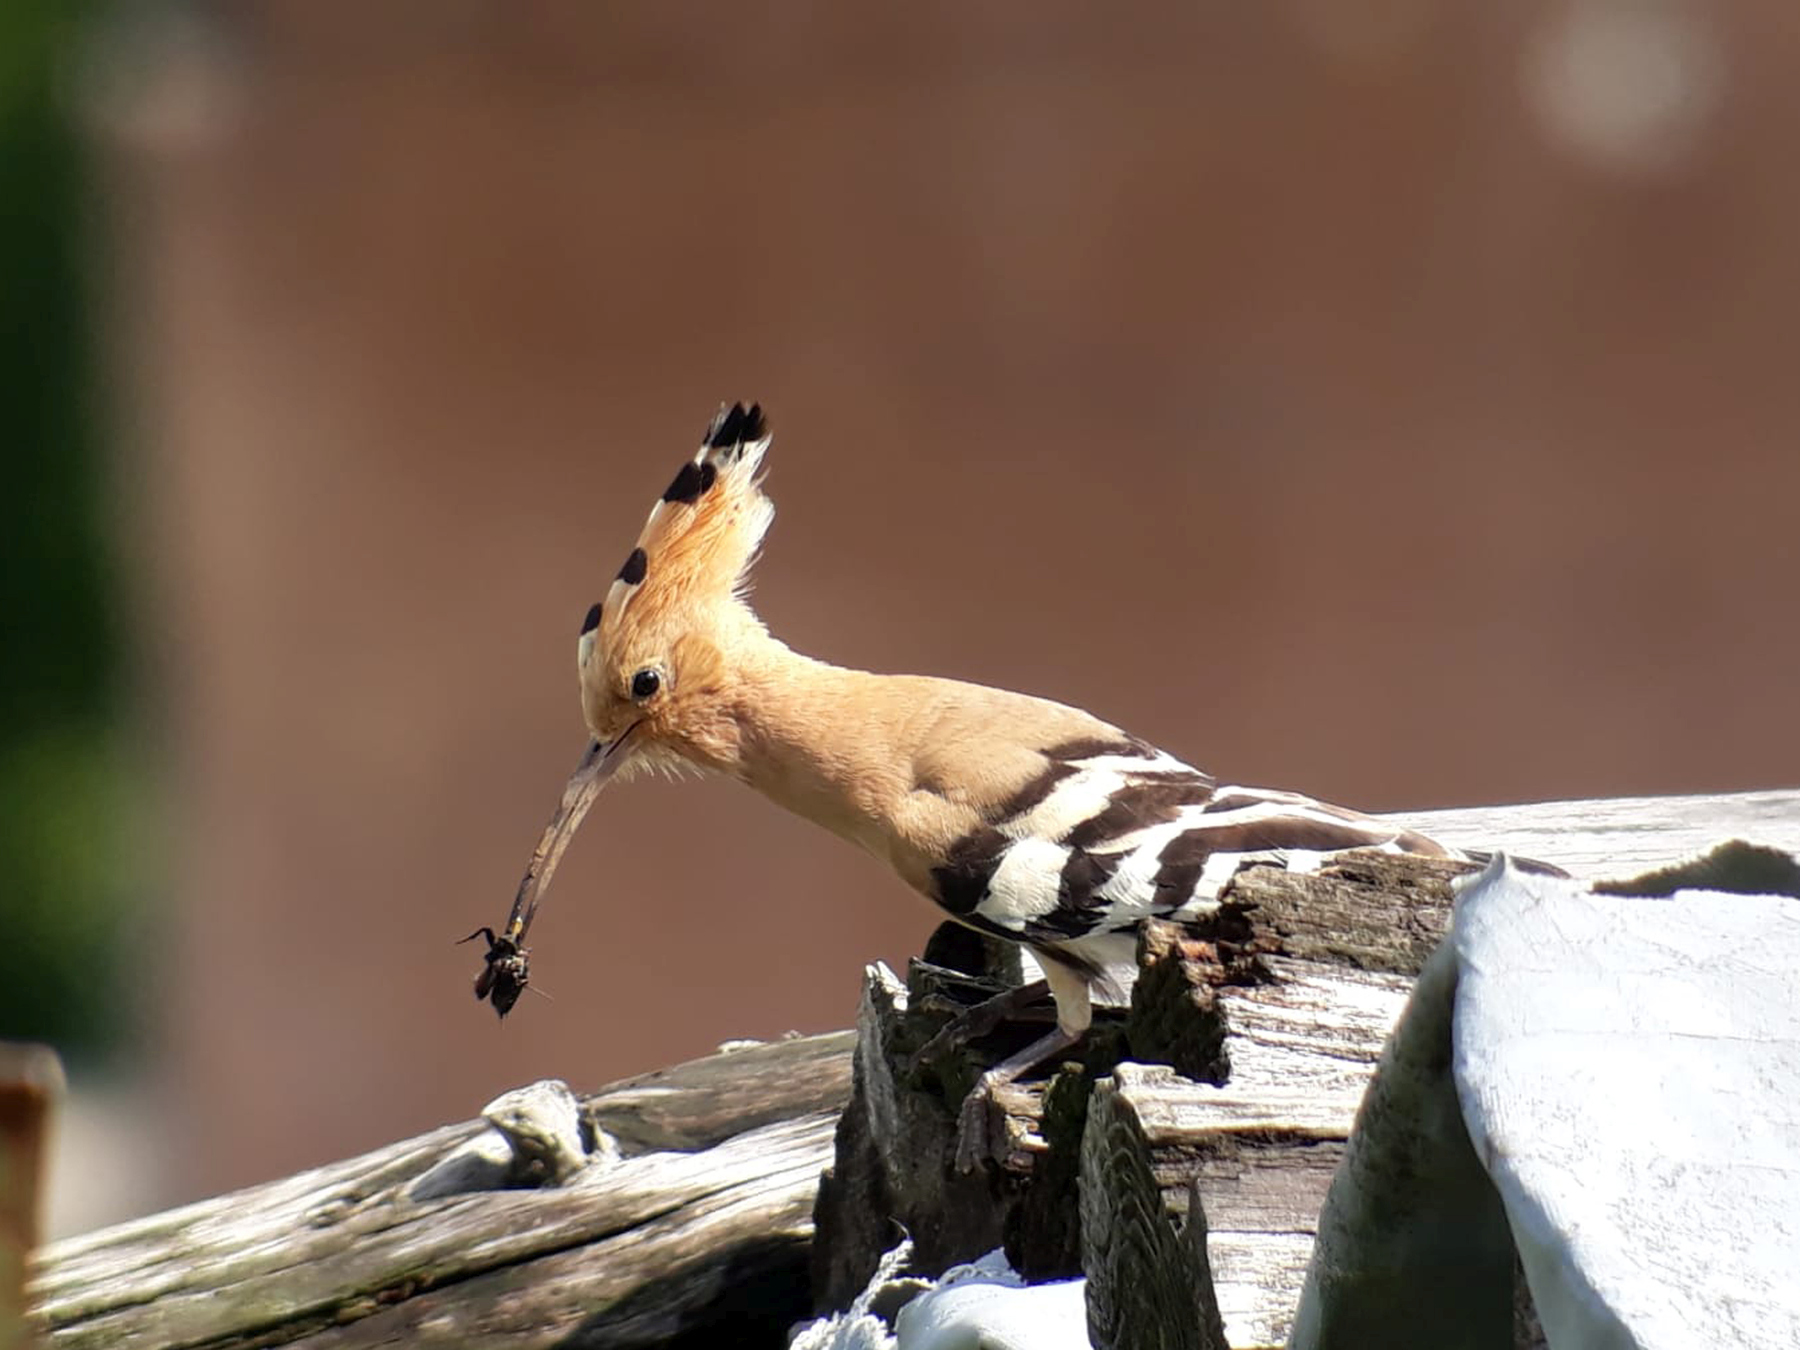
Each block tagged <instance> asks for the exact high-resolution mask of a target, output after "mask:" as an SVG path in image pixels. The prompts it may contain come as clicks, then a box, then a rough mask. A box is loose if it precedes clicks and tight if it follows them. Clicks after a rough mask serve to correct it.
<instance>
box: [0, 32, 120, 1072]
mask: <svg viewBox="0 0 1800 1350" xmlns="http://www.w3.org/2000/svg"><path fill="white" fill-rule="evenodd" d="M85 13H86V7H85V6H83V5H78V4H71V3H66V2H64V3H56V4H31V3H27V4H23V5H0V1037H6V1038H20V1039H23V1038H30V1039H36V1040H46V1041H49V1042H51V1043H52V1044H54V1045H56V1046H57V1047H58V1048H59V1049H61V1050H62V1051H64V1052H65V1053H66V1054H73V1055H75V1056H77V1057H83V1056H93V1055H95V1054H100V1053H104V1052H106V1051H108V1050H110V1049H116V1048H117V1047H118V1045H119V1041H120V1037H121V1034H122V1032H123V1029H124V1026H125V1018H124V1015H123V1014H124V1001H123V993H122V985H121V976H122V974H123V971H124V965H123V962H122V955H123V953H122V947H123V932H124V928H123V916H124V905H123V895H124V887H123V885H122V884H121V882H122V875H123V874H122V869H121V866H120V863H121V848H120V838H121V829H120V824H119V822H120V820H121V818H122V817H121V812H120V810H119V809H118V808H119V807H120V805H121V804H122V800H121V799H122V797H123V793H122V791H121V787H120V779H119V774H118V769H117V762H118V759H117V753H116V750H117V745H118V740H119V738H118V735H117V727H118V719H119V712H120V707H121V701H120V699H119V696H118V682H119V676H120V668H121V661H120V659H119V633H120V624H119V622H118V617H117V615H116V614H115V613H114V611H113V609H112V604H111V601H112V588H111V585H110V581H111V577H110V575H109V557H108V549H107V541H106V538H105V532H104V529H103V522H104V502H105V486H106V480H105V467H106V466H105V464H104V462H103V457H102V453H101V441H100V434H99V433H100V418H99V416H98V413H97V409H96V402H97V398H98V391H97V380H96V370H95V359H94V357H95V353H94V350H93V343H92V338H91V333H90V331H89V327H90V323H89V321H90V309H89V303H88V301H89V298H90V297H89V296H88V295H87V294H86V293H85V291H84V285H83V275H84V273H83V268H84V265H85V263H86V262H87V260H88V258H89V257H90V256H91V250H92V248H93V245H94V242H95V241H94V240H93V239H92V237H91V236H90V232H89V231H88V230H87V228H86V217H87V214H88V202H89V198H88V195H87V192H86V185H85V181H84V161H83V155H82V146H81V141H80V133H79V131H78V129H77V128H76V127H75V126H74V125H72V120H71V116H70V112H71V109H70V106H69V104H70V102H71V98H70V85H71V83H72V80H71V74H72V70H71V67H72V65H73V62H74V60H75V57H76V55H77V52H78V43H79V41H80V37H81V28H80V26H79V25H80V22H81V20H82V18H83V17H84V16H85Z"/></svg>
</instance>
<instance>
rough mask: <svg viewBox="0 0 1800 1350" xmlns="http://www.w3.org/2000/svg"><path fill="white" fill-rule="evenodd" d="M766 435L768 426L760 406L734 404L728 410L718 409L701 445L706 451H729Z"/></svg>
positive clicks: (755, 404) (754, 404)
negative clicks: (717, 413)
mask: <svg viewBox="0 0 1800 1350" xmlns="http://www.w3.org/2000/svg"><path fill="white" fill-rule="evenodd" d="M768 434H769V424H768V422H767V421H765V420H764V418H763V411H762V404H760V403H752V404H751V405H750V406H749V407H748V408H746V407H745V406H744V405H743V404H741V403H734V404H732V405H731V406H730V407H729V408H720V409H719V415H718V416H717V417H715V418H713V421H712V425H711V426H710V427H708V428H707V429H706V440H705V441H704V442H702V444H703V445H704V446H705V448H706V449H708V450H730V449H733V448H735V447H736V446H739V445H742V444H744V443H745V442H746V441H760V440H763V439H765V438H766V437H767V436H768Z"/></svg>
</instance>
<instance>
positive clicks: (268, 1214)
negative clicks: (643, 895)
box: [30, 1032, 851, 1350]
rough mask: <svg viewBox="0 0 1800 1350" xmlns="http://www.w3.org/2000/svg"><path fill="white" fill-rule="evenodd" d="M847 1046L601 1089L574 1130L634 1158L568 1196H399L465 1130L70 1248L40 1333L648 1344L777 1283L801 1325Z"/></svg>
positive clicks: (42, 1294) (801, 1046)
mask: <svg viewBox="0 0 1800 1350" xmlns="http://www.w3.org/2000/svg"><path fill="white" fill-rule="evenodd" d="M850 1050H851V1037H850V1035H849V1033H846V1032H838V1033H832V1034H830V1035H825V1036H811V1037H804V1038H798V1039H794V1040H788V1041H777V1042H772V1043H770V1044H767V1045H761V1046H756V1047H752V1048H747V1049H743V1050H738V1051H734V1052H732V1053H730V1054H721V1055H715V1056H711V1057H709V1058H707V1059H703V1060H696V1061H694V1062H692V1063H690V1064H685V1065H680V1066H677V1067H675V1068H672V1069H665V1070H660V1071H658V1072H656V1073H653V1074H646V1075H643V1076H641V1077H638V1078H634V1079H628V1080H626V1081H624V1082H622V1083H618V1084H614V1085H613V1086H612V1087H609V1088H605V1089H602V1090H601V1091H600V1092H597V1093H595V1094H594V1095H593V1096H591V1097H589V1098H587V1099H586V1101H585V1102H584V1103H583V1110H584V1114H585V1116H586V1118H587V1119H588V1121H589V1122H590V1123H591V1125H597V1126H598V1127H599V1128H600V1129H602V1130H604V1131H606V1133H607V1134H608V1135H609V1136H610V1137H611V1138H612V1139H613V1140H614V1141H615V1142H617V1143H619V1144H620V1145H621V1146H622V1149H623V1151H624V1153H625V1155H626V1156H624V1157H622V1158H619V1159H617V1160H614V1161H607V1160H604V1159H601V1160H597V1161H594V1162H592V1163H591V1164H590V1165H589V1166H587V1167H586V1168H584V1169H582V1170H581V1171H579V1172H577V1173H575V1175H574V1176H573V1177H572V1178H571V1179H570V1180H569V1181H568V1183H567V1184H564V1185H559V1186H543V1187H536V1188H502V1189H469V1190H464V1191H461V1192H459V1193H450V1194H444V1193H442V1192H441V1188H440V1187H437V1186H434V1187H433V1194H432V1198H429V1199H424V1200H420V1199H415V1198H413V1195H412V1193H413V1191H414V1189H415V1188H416V1187H417V1186H418V1184H419V1182H420V1180H421V1178H424V1177H425V1176H426V1175H427V1174H428V1173H430V1174H433V1175H434V1176H435V1175H441V1173H442V1169H443V1168H444V1166H445V1163H446V1161H448V1160H452V1159H454V1158H456V1157H457V1156H458V1155H459V1151H460V1152H462V1153H464V1154H465V1155H466V1156H468V1157H470V1158H471V1159H472V1160H473V1161H479V1159H478V1158H476V1157H475V1155H476V1154H478V1153H479V1150H480V1149H481V1147H482V1146H483V1144H484V1143H485V1144H487V1145H488V1146H489V1147H490V1149H491V1146H492V1143H493V1142H494V1140H493V1132H492V1131H491V1130H490V1129H489V1127H487V1126H485V1125H484V1124H483V1123H482V1122H479V1121H477V1122H470V1123H467V1124H462V1125H451V1126H446V1127H444V1128H442V1129H439V1130H434V1131H432V1132H431V1133H429V1134H425V1135H421V1136H419V1137H418V1138H415V1139H410V1140H407V1141H405V1142H403V1143H399V1144H395V1145H392V1146H390V1147H388V1148H385V1149H379V1150H376V1151H375V1152H372V1153H368V1154H365V1155H363V1156H362V1157H359V1158H353V1159H350V1160H348V1161H346V1162H340V1163H334V1164H331V1165H329V1166H326V1167H321V1168H316V1169H314V1170H312V1171H309V1172H303V1173H300V1174H299V1175H297V1176H293V1177H289V1178H286V1179H285V1180H282V1181H276V1182H271V1183H269V1184H268V1185H265V1186H259V1187H253V1188H251V1189H248V1190H245V1191H239V1192H236V1193H234V1194H231V1195H226V1196H221V1197H218V1198H216V1199H213V1200H207V1201H203V1202H201V1203H199V1204H195V1205H189V1206H186V1207H184V1208H181V1209H177V1210H172V1211H169V1212H167V1213H164V1214H158V1215H154V1216H152V1217H150V1218H147V1219H143V1220H139V1221H137V1222H134V1223H127V1224H121V1225H119V1226H117V1227H115V1228H110V1229H106V1230H103V1231H101V1232H99V1233H95V1234H90V1235H88V1236H86V1237H80V1238H73V1239H70V1240H68V1241H65V1242H60V1243H57V1244H55V1245H53V1246H51V1247H49V1248H47V1249H45V1250H44V1251H42V1252H40V1253H39V1255H38V1257H37V1259H36V1261H35V1263H34V1268H33V1271H32V1273H31V1284H30V1298H31V1302H32V1305H33V1315H34V1319H35V1321H36V1322H37V1325H38V1326H39V1327H40V1328H42V1329H43V1331H44V1332H45V1333H47V1340H48V1343H49V1344H50V1345H51V1346H54V1347H59V1348H60V1347H69V1350H75V1348H76V1347H89V1346H92V1347H101V1346H107V1347H124V1348H125V1350H152V1348H155V1350H163V1348H164V1347H175V1346H183V1347H188V1346H194V1347H220V1348H221V1350H222V1348H223V1347H250V1346H272V1345H306V1346H310V1347H317V1348H318V1350H340V1348H341V1347H351V1346H366V1345H377V1344H383V1343H393V1342H394V1341H397V1340H402V1341H406V1342H407V1343H411V1344H420V1345H433V1344H443V1345H472V1344H480V1343H482V1342H483V1341H484V1340H489V1339H492V1340H504V1341H505V1343H506V1344H508V1345H514V1346H531V1345H550V1344H565V1343H580V1342H582V1341H583V1340H587V1341H592V1342H595V1343H601V1342H604V1343H606V1344H610V1345H632V1344H654V1343H656V1342H657V1341H659V1340H661V1339H663V1338H665V1337H667V1336H669V1335H672V1334H674V1333H676V1332H678V1331H682V1330H689V1329H693V1328H695V1327H700V1326H704V1325H707V1324H708V1323H709V1322H710V1321H714V1320H716V1319H717V1318H718V1316H719V1315H720V1313H721V1312H722V1311H724V1310H727V1309H729V1307H730V1302H729V1295H730V1293H731V1290H732V1287H733V1286H734V1285H737V1284H740V1283H741V1282H744V1281H770V1282H775V1283H776V1284H778V1285H779V1284H782V1283H785V1285H786V1286H787V1287H788V1288H789V1291H790V1298H789V1302H790V1303H791V1304H792V1312H791V1315H792V1316H798V1315H799V1314H800V1313H802V1312H804V1311H805V1307H806V1292H805V1268H806V1249H807V1243H808V1241H809V1239H810V1237H811V1233H812V1220H811V1211H812V1202H813V1193H814V1191H815V1189H816V1187H817V1184H818V1176H819V1172H820V1171H821V1170H822V1169H823V1168H824V1167H825V1166H826V1165H827V1163H828V1162H829V1161H830V1153H831V1134H832V1126H833V1123H834V1121H835V1119H836V1116H837V1113H838V1110H839V1109H840V1108H841V1105H842V1102H843V1100H844V1098H845V1097H846V1096H847V1095H848V1091H849V1060H850ZM471 1175H475V1176H479V1172H478V1171H477V1172H474V1173H471ZM571 1338H573V1339H572V1340H571Z"/></svg>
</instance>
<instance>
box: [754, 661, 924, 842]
mask: <svg viewBox="0 0 1800 1350" xmlns="http://www.w3.org/2000/svg"><path fill="white" fill-rule="evenodd" d="M737 655H738V658H739V659H738V661H737V663H736V667H737V674H738V679H737V681H736V686H737V695H738V697H737V699H736V706H735V707H734V708H733V716H734V719H735V721H736V723H737V729H738V737H737V741H738V743H737V763H736V764H734V765H733V766H732V772H733V774H734V775H735V776H736V777H738V778H739V779H741V780H742V781H743V782H745V783H747V784H749V785H750V786H751V787H753V788H755V789H756V790H757V791H758V792H760V793H762V794H763V795H764V796H765V797H768V798H769V799H770V800H771V801H773V802H775V803H776V804H777V805H780V806H783V807H786V808H787V809H788V810H790V811H792V812H794V813H795V814H796V815H800V816H804V817H805V818H806V819H808V820H811V821H814V822H815V823H817V824H819V825H823V826H824V827H825V828H826V829H828V830H830V831H832V832H833V833H834V834H838V835H842V836H843V837H845V838H847V839H849V840H851V841H852V842H854V843H857V844H860V845H862V846H863V847H865V848H868V849H870V850H871V851H873V852H876V853H878V854H880V853H882V852H883V851H884V847H885V835H886V834H887V833H888V832H889V831H890V829H891V824H892V821H893V818H894V815H895V812H896V805H897V803H898V802H899V800H900V799H901V798H903V797H904V796H905V794H906V793H907V792H908V791H910V789H911V782H910V778H911V773H912V758H913V755H912V751H913V744H912V741H913V739H914V737H913V734H912V731H911V729H910V728H909V727H908V725H907V721H908V719H907V717H906V715H905V713H904V707H905V700H904V698H903V697H902V696H901V695H900V694H899V692H898V691H897V690H895V689H894V688H893V683H894V681H895V680H896V679H898V678H900V677H895V676H886V675H873V674H870V673H869V672H867V671H862V670H849V669H846V668H844V667H842V666H834V665H830V664H828V663H827V662H824V661H818V660H815V659H814V658H812V657H810V656H804V655H802V654H801V653H799V652H796V651H793V650H792V649H790V648H789V647H787V646H786V645H785V644H783V643H781V642H779V641H777V640H776V639H775V638H772V637H769V636H767V635H766V634H765V635H762V636H761V637H760V639H759V640H758V641H756V642H755V643H753V644H751V647H750V649H749V650H747V651H740V652H739V653H738V654H737Z"/></svg>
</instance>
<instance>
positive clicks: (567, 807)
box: [503, 722, 638, 948]
mask: <svg viewBox="0 0 1800 1350" xmlns="http://www.w3.org/2000/svg"><path fill="white" fill-rule="evenodd" d="M637 728H638V723H636V722H633V723H632V724H631V725H630V726H629V727H627V728H626V729H625V731H624V732H623V734H621V735H620V737H619V738H618V739H617V740H616V741H614V742H613V743H612V744H611V745H602V744H601V743H600V742H599V741H593V742H590V743H589V745H588V748H587V752H586V753H585V754H583V755H582V757H581V762H580V763H579V764H577V765H576V766H575V772H574V773H572V774H570V775H569V782H568V785H567V786H566V787H564V788H563V795H562V801H561V802H560V803H558V804H557V807H556V812H555V814H554V815H552V816H551V817H550V823H549V824H548V825H546V826H545V827H544V834H543V838H541V839H539V840H538V846H537V847H536V848H535V849H533V850H532V852H531V861H530V863H528V864H527V865H526V868H525V875H524V876H523V877H522V878H520V880H519V893H518V895H517V896H516V897H514V899H513V907H512V915H511V917H510V918H508V919H507V921H506V929H505V932H504V934H503V936H504V937H505V939H506V940H507V941H508V942H510V943H512V945H513V946H514V947H515V948H516V947H518V946H519V945H520V944H521V943H523V941H524V940H525V930H526V929H528V928H530V927H531V917H532V915H533V914H534V913H535V912H536V910H537V907H538V902H539V901H540V900H541V899H542V898H543V895H544V892H545V891H547V890H549V888H550V878H551V877H552V876H554V875H555V873H556V865H557V864H558V863H559V862H561V861H562V855H563V851H564V850H565V849H567V848H568V847H569V841H570V840H571V839H573V838H574V837H575V830H576V828H577V827H578V826H580V824H581V819H582V817H583V816H585V815H587V813H588V808H589V807H590V806H592V805H593V804H594V798H596V797H598V796H599V795H600V789H601V788H603V787H605V786H606V780H607V779H609V778H611V777H612V776H613V774H615V773H617V772H618V770H619V766H620V765H621V764H623V763H624V762H625V759H626V755H625V747H626V744H627V743H628V742H629V741H630V740H631V733H632V732H634V731H636V730H637Z"/></svg>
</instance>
